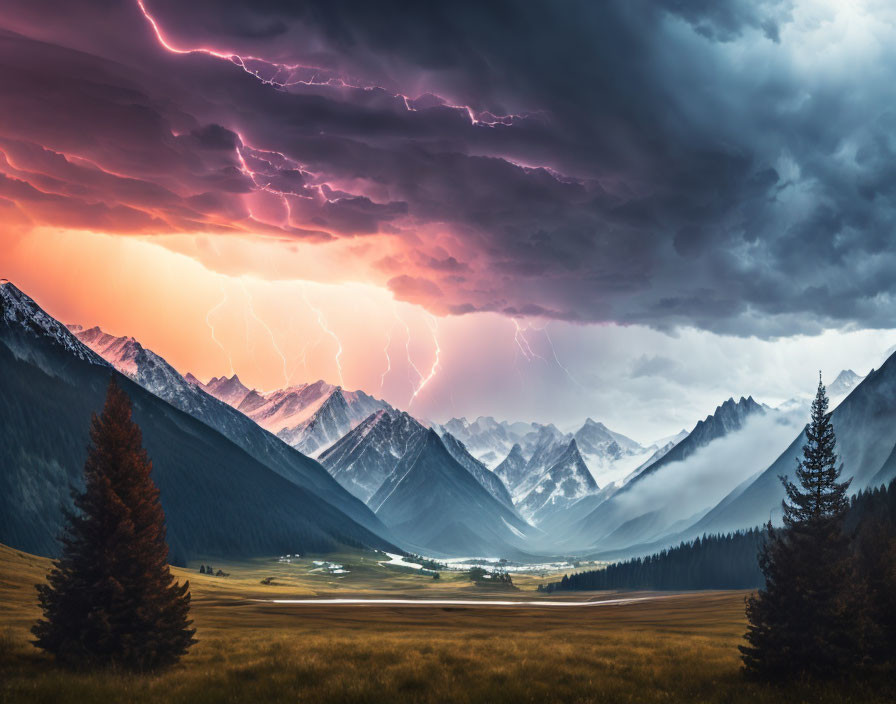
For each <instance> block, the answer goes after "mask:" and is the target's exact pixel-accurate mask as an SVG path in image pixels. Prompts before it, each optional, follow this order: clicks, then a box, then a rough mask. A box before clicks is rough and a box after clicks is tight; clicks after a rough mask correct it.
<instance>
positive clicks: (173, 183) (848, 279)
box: [0, 0, 896, 336]
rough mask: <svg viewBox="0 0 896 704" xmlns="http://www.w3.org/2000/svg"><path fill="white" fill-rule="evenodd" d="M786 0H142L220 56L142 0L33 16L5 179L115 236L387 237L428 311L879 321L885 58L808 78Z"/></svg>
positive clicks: (389, 265)
mask: <svg viewBox="0 0 896 704" xmlns="http://www.w3.org/2000/svg"><path fill="white" fill-rule="evenodd" d="M799 5H800V3H797V2H793V3H791V2H772V1H765V2H747V1H730V2H710V1H709V0H666V1H665V2H659V3H654V2H647V1H646V0H644V1H638V0H636V1H623V0H618V2H607V3H591V2H572V3H534V2H518V1H510V0H503V1H501V2H492V3H480V2H472V1H470V2H454V3H450V4H447V3H446V4H441V3H439V4H436V3H419V2H413V3H412V2H401V1H399V0H387V1H386V2H380V3H369V2H356V1H346V0H342V1H340V0H330V1H328V2H305V3H292V2H290V3H286V2H275V1H274V0H261V1H255V2H251V3H250V2H248V0H245V1H242V2H241V1H237V0H227V1H226V2H220V1H218V0H216V1H215V2H211V0H198V1H196V2H192V3H179V2H174V0H148V3H147V10H148V11H149V12H150V13H151V14H152V15H153V16H154V17H155V19H156V20H157V22H158V24H159V27H160V29H161V31H162V32H163V35H164V37H165V38H166V41H168V42H169V43H170V45H171V46H173V47H174V48H176V49H179V50H184V49H189V48H203V49H206V50H210V51H213V52H216V53H218V54H221V55H222V56H226V55H227V54H229V53H230V52H234V53H238V54H239V55H240V56H242V57H244V58H243V59H242V60H241V61H242V64H241V65H238V63H239V62H234V61H231V60H227V59H226V58H221V57H216V56H209V55H207V54H202V53H189V54H184V53H172V52H169V51H165V50H164V49H163V48H162V47H161V45H160V44H159V42H158V41H157V40H156V38H155V37H154V36H153V33H152V29H151V27H150V26H149V24H148V22H147V20H146V18H145V17H144V16H143V15H142V14H141V12H140V11H139V8H138V7H137V5H136V4H131V3H129V2H125V1H123V2H121V3H110V4H108V5H106V6H101V5H94V4H90V3H83V2H79V3H78V7H77V10H75V9H74V6H73V5H71V4H69V5H62V4H60V5H59V6H58V10H57V12H56V15H55V16H58V17H59V22H58V24H57V25H54V24H53V23H52V22H51V23H50V24H49V26H48V24H47V20H46V18H47V17H52V16H54V14H53V13H52V12H50V8H52V7H53V3H52V2H49V0H41V2H39V3H36V4H35V3H30V4H27V5H26V4H22V5H21V6H20V11H19V12H18V13H15V15H16V17H17V18H18V19H17V21H16V22H13V23H12V25H13V26H11V27H10V28H11V29H12V30H14V31H16V32H19V33H24V34H29V33H30V34H31V35H33V36H30V37H28V38H25V37H19V36H15V35H7V36H5V37H4V38H3V41H2V44H0V48H2V49H3V54H2V55H3V61H4V63H5V64H6V66H5V68H6V69H7V70H5V71H4V72H3V73H2V74H0V91H2V94H0V99H2V100H3V101H4V106H9V109H4V111H3V113H4V114H3V116H2V117H0V137H2V138H4V139H5V140H6V143H7V145H12V146H9V148H8V149H7V147H3V150H4V153H6V154H7V155H8V157H9V158H8V161H9V162H10V163H9V164H8V165H7V168H5V169H4V171H5V173H7V175H8V176H9V177H11V178H18V179H20V180H22V181H24V182H27V183H29V184H31V185H32V186H33V187H34V188H37V189H39V190H41V191H43V192H46V193H50V194H53V195H54V197H58V198H70V199H71V200H72V203H73V205H72V210H73V212H75V211H78V212H80V211H81V210H83V207H82V206H81V205H79V203H102V204H103V205H104V206H105V207H108V208H113V209H114V208H116V207H120V208H129V209H131V210H133V209H138V210H139V211H140V212H143V213H144V214H145V215H146V217H148V218H149V221H148V224H147V223H142V224H141V223H140V222H139V218H135V217H134V216H132V215H127V217H125V218H124V220H125V221H126V223H128V227H126V228H124V229H129V230H133V229H134V228H138V229H139V228H140V227H145V226H155V225H156V222H157V221H164V222H165V223H167V224H168V225H169V226H170V227H173V228H175V229H188V227H189V226H190V225H191V224H193V223H195V222H200V223H205V224H207V225H209V226H210V227H211V226H214V227H218V228H224V227H228V226H236V225H237V224H238V225H239V226H240V227H243V226H246V221H247V220H246V219H247V218H249V217H250V211H251V217H252V218H254V219H255V221H258V222H257V223H255V224H254V225H253V226H252V227H256V225H257V228H256V230H255V231H259V230H264V229H265V228H267V230H268V231H271V232H275V231H277V230H281V231H283V232H287V233H292V234H294V235H295V236H312V237H316V238H318V239H327V238H331V237H345V236H356V235H368V236H380V237H382V236H386V237H390V238H397V241H399V242H401V243H404V247H405V250H404V252H405V253H404V255H399V254H396V253H392V254H389V255H388V256H387V257H378V262H379V263H373V266H374V268H375V269H376V270H379V271H388V274H389V276H390V277H391V278H390V279H389V281H388V285H389V286H390V288H392V290H393V291H394V292H395V293H396V295H399V296H401V297H402V298H405V299H408V300H416V301H419V302H421V303H424V304H425V305H427V306H429V307H431V308H432V309H433V310H437V311H441V312H451V313H457V314H460V313H467V312H473V311H477V310H493V311H502V312H504V313H505V314H509V315H530V316H545V317H551V318H560V319H567V320H573V321H581V322H591V321H615V322H621V323H644V324H647V325H651V326H654V327H658V328H663V329H668V328H672V327H675V326H677V325H696V326H698V327H702V328H706V329H709V330H714V331H720V332H729V333H735V334H758V335H762V336H774V335H779V334H788V333H792V332H796V331H812V330H815V329H817V328H818V327H820V326H825V325H847V324H858V325H867V326H883V325H890V324H891V319H890V314H889V311H890V307H891V304H892V294H893V285H894V281H893V265H894V261H893V255H892V253H891V251H890V250H891V249H892V243H893V224H894V216H893V214H894V212H896V202H894V195H896V194H894V184H896V167H894V164H896V159H894V158H893V157H894V156H896V154H894V152H896V142H894V138H893V136H892V135H893V134H894V133H896V130H894V127H896V120H894V112H893V110H892V109H891V108H890V106H891V105H892V104H893V98H894V97H896V96H894V95H893V92H894V89H893V86H894V85H896V82H894V80H893V79H894V78H896V76H893V75H892V74H893V73H896V70H894V69H892V68H888V67H892V66H894V65H896V62H894V58H896V57H894V56H893V51H892V49H891V48H890V47H891V46H892V43H887V42H881V46H882V47H883V48H882V49H881V51H882V52H884V53H883V55H882V56H879V57H878V58H877V60H876V61H874V62H872V63H871V65H870V68H868V67H866V68H867V70H865V71H861V70H859V69H860V68H862V67H859V66H856V67H854V69H853V70H851V67H850V66H849V64H848V62H849V61H850V60H854V59H855V56H857V55H856V54H855V53H854V52H853V53H850V52H849V51H848V49H849V47H848V46H846V48H845V49H843V47H841V49H842V50H843V51H844V53H843V61H845V62H847V63H846V64H844V65H843V66H841V70H831V67H830V66H827V68H823V67H822V65H821V63H819V64H818V69H817V70H812V69H811V67H812V66H813V63H812V62H813V61H818V62H821V61H822V59H821V58H819V57H818V56H817V54H818V50H820V49H823V48H826V45H825V43H824V42H823V40H820V39H819V36H820V35H818V34H817V32H820V31H822V30H823V29H824V27H825V24H824V20H825V17H824V16H814V15H813V16H812V18H811V19H812V20H813V21H812V22H809V21H802V22H796V21H795V20H794V17H795V15H796V14H797V13H798V10H799ZM64 8H70V9H69V11H70V12H75V11H77V13H78V15H79V17H80V18H81V20H82V21H80V22H79V23H77V24H72V23H70V22H67V21H65V15H66V11H65V10H64ZM91 16H92V17H95V18H96V21H95V22H89V21H88V18H89V17H91ZM39 20H41V21H39ZM75 27H76V28H75ZM807 27H808V29H807ZM819 27H821V28H822V29H818V28H819ZM886 31H889V32H890V35H892V27H890V28H889V30H887V28H886V26H884V27H882V28H881V32H884V33H885V32H886ZM812 32H816V34H812ZM122 37H125V38H126V40H125V39H122ZM833 38H834V39H835V40H836V39H838V35H837V34H836V33H835V34H834V35H833ZM38 40H43V41H45V42H47V43H46V44H40V43H39V42H38ZM869 41H870V39H869ZM809 42H815V43H816V44H817V46H816V45H811V46H809V45H808V43H809ZM804 44H807V45H806V46H804ZM828 49H829V50H832V49H831V48H830V47H828ZM74 50H78V51H74ZM249 56H253V57H260V59H263V60H254V59H249V58H246V57H249ZM856 60H857V59H856ZM807 65H808V66H810V68H809V69H808V70H807V69H806V68H805V67H806V66H807ZM244 69H245V70H244ZM253 73H254V74H256V75H252V74H253ZM60 115H64V116H65V119H60ZM21 145H26V146H21ZM27 145H31V146H27ZM37 145H40V146H37ZM41 148H44V149H45V150H46V153H44V152H39V151H37V150H40V149H41ZM15 150H18V153H20V154H23V153H25V152H28V154H30V156H27V155H26V156H20V157H16V155H15V154H14V153H13V152H14V151H15ZM29 150H30V151H29ZM38 154H42V155H43V156H41V159H42V162H41V163H42V164H43V165H42V166H41V167H40V168H38V167H37V166H34V165H32V166H29V165H28V164H29V163H31V162H30V161H29V159H30V160H35V159H37V156H35V155H38ZM65 154H69V155H71V154H76V155H80V156H82V157H83V156H85V154H86V155H87V156H88V157H89V158H90V159H91V160H92V161H94V162H95V163H96V164H97V165H101V166H102V169H103V171H102V172H96V170H95V169H94V170H93V172H91V173H90V177H89V178H86V179H79V178H78V174H77V173H75V171H74V169H75V168H76V167H78V168H81V169H84V168H87V166H86V165H85V164H82V163H80V162H77V161H75V160H72V159H66V158H65V157H62V156H60V155H65ZM241 159H242V161H241ZM26 162H27V163H26ZM247 169H249V170H251V174H250V173H248V172H247ZM79 188H83V189H84V190H83V191H81V192H78V189H79ZM7 197H8V198H10V196H7ZM247 199H248V200H247ZM54 212H56V213H57V214H56V215H54V217H55V218H56V219H57V220H58V219H59V218H60V217H62V215H60V214H59V213H64V207H62V206H59V207H56V208H55V211H54ZM34 217H36V218H38V219H39V213H38V214H35V215H34ZM73 217H74V216H73ZM83 217H84V216H83V215H77V218H81V219H83ZM110 217H111V216H110ZM77 218H76V219H77ZM258 223H262V224H263V225H264V227H262V226H261V225H259V224H258ZM110 229H114V226H112V224H110ZM249 229H252V228H249Z"/></svg>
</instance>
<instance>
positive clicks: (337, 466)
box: [320, 409, 426, 503]
mask: <svg viewBox="0 0 896 704" xmlns="http://www.w3.org/2000/svg"><path fill="white" fill-rule="evenodd" d="M425 430H426V429H425V428H424V427H423V426H422V425H421V424H420V423H419V422H417V420H415V419H414V418H412V417H411V416H410V415H408V414H407V413H405V412H398V411H388V410H385V409H381V410H379V411H376V412H375V413H372V414H371V415H370V416H368V417H367V418H365V419H364V420H363V421H361V423H360V424H359V425H357V426H356V427H355V428H354V429H352V430H350V431H349V432H348V433H346V434H345V435H344V436H343V437H342V438H341V439H339V440H338V441H337V442H336V443H335V444H333V445H332V446H331V447H330V448H329V449H327V450H326V451H324V452H323V453H322V454H321V456H320V461H321V463H322V464H323V465H324V467H326V468H327V471H329V472H330V474H332V475H333V477H334V478H335V479H336V480H337V481H338V482H339V483H340V484H342V485H343V486H344V487H345V488H346V489H348V491H350V492H351V493H353V494H354V495H355V496H357V497H358V498H359V499H361V500H362V501H364V502H365V503H366V502H368V501H369V500H370V498H371V497H372V496H373V495H374V494H375V493H376V491H377V490H378V489H379V488H380V486H382V484H383V482H385V481H386V478H387V477H388V476H389V475H390V474H392V472H393V471H394V470H395V466H396V465H397V464H398V462H399V461H400V460H401V458H402V457H404V455H405V454H406V453H407V451H408V449H409V447H410V446H411V444H412V443H413V441H414V440H415V439H416V438H417V437H418V436H419V435H420V434H421V433H423V432H424V431H425Z"/></svg>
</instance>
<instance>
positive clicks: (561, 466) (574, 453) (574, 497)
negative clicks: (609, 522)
mask: <svg viewBox="0 0 896 704" xmlns="http://www.w3.org/2000/svg"><path fill="white" fill-rule="evenodd" d="M598 489H599V487H598V485H597V482H595V481H594V477H592V476H591V472H589V471H588V468H587V467H586V466H585V462H584V460H583V459H582V455H581V454H580V453H579V449H578V445H577V443H576V440H575V439H572V440H570V441H569V444H568V445H567V446H566V447H565V448H564V449H563V450H562V452H561V453H560V454H559V455H558V456H554V457H553V458H552V462H551V464H550V466H549V467H548V468H547V469H546V470H545V471H544V472H542V473H541V474H540V475H537V476H531V477H529V478H528V479H527V481H526V482H524V483H523V484H522V485H521V486H520V487H519V490H518V493H519V494H520V495H522V496H523V498H522V499H521V500H519V501H518V503H517V508H518V509H519V510H520V513H522V514H523V516H525V517H526V518H528V519H529V520H531V521H533V522H534V523H536V524H537V523H538V522H539V521H540V519H541V518H542V517H543V516H544V515H545V514H547V513H549V512H555V511H558V510H562V509H564V508H566V507H567V506H569V505H570V504H572V503H574V502H575V501H578V500H579V499H581V498H583V497H585V496H587V495H589V494H594V493H596V492H597V491H598Z"/></svg>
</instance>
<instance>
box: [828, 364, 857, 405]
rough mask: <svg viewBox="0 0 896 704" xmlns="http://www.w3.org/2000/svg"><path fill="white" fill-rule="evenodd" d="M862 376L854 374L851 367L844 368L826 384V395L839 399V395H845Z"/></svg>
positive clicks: (855, 385) (854, 386)
mask: <svg viewBox="0 0 896 704" xmlns="http://www.w3.org/2000/svg"><path fill="white" fill-rule="evenodd" d="M864 378H865V377H863V376H859V375H858V374H856V373H855V372H854V371H853V370H852V369H844V370H843V371H841V372H840V373H839V374H838V375H837V378H836V379H834V380H833V381H832V382H831V383H830V385H829V386H828V388H827V390H828V396H829V397H830V398H832V399H835V398H836V399H840V397H842V396H846V395H847V394H848V393H849V392H850V391H852V390H853V389H854V388H856V387H857V386H858V385H859V384H861V383H862V379H864Z"/></svg>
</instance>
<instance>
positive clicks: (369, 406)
mask: <svg viewBox="0 0 896 704" xmlns="http://www.w3.org/2000/svg"><path fill="white" fill-rule="evenodd" d="M189 376H190V377H191V378H192V379H194V380H195V377H192V375H189ZM197 383H199V385H200V387H201V388H202V389H203V390H205V391H206V392H208V393H210V394H211V395H212V396H214V397H215V398H218V399H220V400H221V401H224V402H225V403H229V404H230V405H232V406H234V408H236V409H237V410H239V411H240V412H242V413H244V414H246V415H247V416H248V417H249V418H251V419H252V420H254V421H255V422H256V423H258V424H259V425H260V426H261V427H263V428H265V429H266V430H268V431H270V432H272V433H274V434H275V435H277V436H278V437H279V438H281V439H282V440H283V441H284V442H286V443H288V444H290V445H292V446H293V447H295V448H296V449H298V450H299V451H301V452H303V453H304V454H306V455H310V456H316V455H318V454H320V453H321V452H323V451H324V450H326V449H327V448H328V447H330V446H331V445H332V444H333V443H335V442H336V441H337V440H339V438H341V437H342V436H343V435H345V434H346V433H347V432H349V431H350V430H351V429H352V428H354V427H355V426H356V425H358V423H360V422H361V421H362V420H364V419H365V418H366V417H367V416H369V415H370V414H371V413H374V412H375V411H378V410H381V409H388V408H391V406H389V404H387V403H386V402H385V401H380V400H379V399H376V398H373V397H372V396H369V395H368V394H366V393H364V392H363V391H345V390H344V389H342V387H339V386H333V385H332V384H328V383H327V382H325V381H315V382H312V383H308V384H299V385H297V386H290V387H287V388H285V389H277V390H275V391H270V392H268V393H262V392H259V391H256V390H254V389H251V390H250V389H247V388H246V387H245V386H243V384H242V383H241V382H240V380H239V378H238V377H237V376H236V375H234V376H232V377H230V378H227V377H221V378H213V379H211V380H210V381H209V382H208V384H202V383H201V382H198V381H197Z"/></svg>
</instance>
